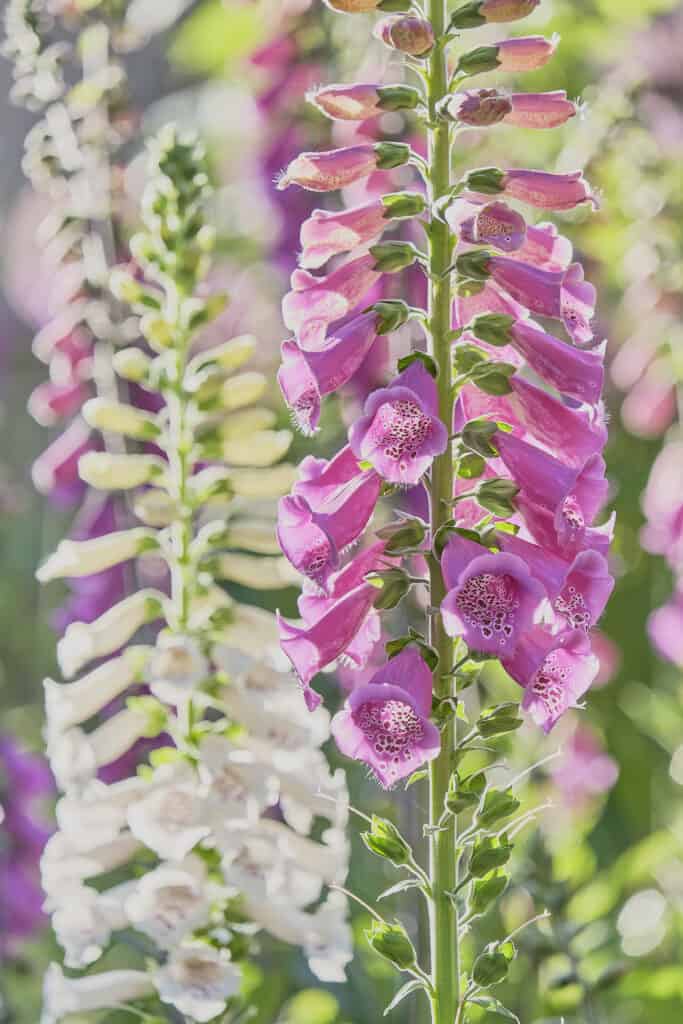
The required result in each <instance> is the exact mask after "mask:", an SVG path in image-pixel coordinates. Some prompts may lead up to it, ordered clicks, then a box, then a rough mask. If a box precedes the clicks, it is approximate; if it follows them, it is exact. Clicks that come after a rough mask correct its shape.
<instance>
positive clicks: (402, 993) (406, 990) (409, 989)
mask: <svg viewBox="0 0 683 1024" xmlns="http://www.w3.org/2000/svg"><path fill="white" fill-rule="evenodd" d="M420 988H423V989H424V988H425V984H424V982H423V981H420V980H419V978H414V979H413V980H412V981H407V982H406V983H405V985H404V986H403V987H402V988H400V989H399V990H398V992H397V993H396V995H395V996H394V998H393V999H392V1000H391V1002H390V1003H389V1005H388V1006H387V1008H386V1009H385V1011H384V1013H383V1014H382V1016H383V1017H386V1016H387V1014H388V1013H391V1011H392V1010H395V1009H396V1007H397V1006H398V1004H399V1003H402V1002H403V1000H404V999H405V998H406V996H409V995H411V994H412V993H413V992H417V990H418V989H420ZM425 991H426V989H425Z"/></svg>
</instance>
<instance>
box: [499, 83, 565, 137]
mask: <svg viewBox="0 0 683 1024" xmlns="http://www.w3.org/2000/svg"><path fill="white" fill-rule="evenodd" d="M510 104H511V106H512V109H511V111H510V113H508V114H507V115H506V116H505V118H504V120H505V123H506V124H511V125H515V126H516V127H517V128H557V127H558V126H559V125H562V124H566V122H567V121H568V120H569V119H570V118H571V117H575V116H576V104H575V103H572V102H571V100H568V99H567V94H566V92H564V91H558V92H541V93H537V92H517V93H513V94H512V95H511V96H510Z"/></svg>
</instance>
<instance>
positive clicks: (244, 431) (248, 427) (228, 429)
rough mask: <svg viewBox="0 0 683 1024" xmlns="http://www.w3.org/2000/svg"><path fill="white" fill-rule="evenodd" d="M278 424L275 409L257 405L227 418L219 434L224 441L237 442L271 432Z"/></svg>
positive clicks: (219, 428) (221, 425)
mask: <svg viewBox="0 0 683 1024" xmlns="http://www.w3.org/2000/svg"><path fill="white" fill-rule="evenodd" d="M276 422H277V415H276V413H275V412H274V410H273V409H267V408H265V406H258V405H257V406H254V407H253V408H251V409H242V410H241V411H240V412H234V413H232V414H231V415H230V416H226V417H225V418H224V419H223V420H222V422H221V423H220V424H219V425H218V433H219V435H220V437H221V438H222V439H223V440H224V441H237V440H240V439H242V438H248V437H249V436H250V435H251V434H254V433H256V432H257V431H261V430H270V428H271V427H273V426H274V425H275V423H276Z"/></svg>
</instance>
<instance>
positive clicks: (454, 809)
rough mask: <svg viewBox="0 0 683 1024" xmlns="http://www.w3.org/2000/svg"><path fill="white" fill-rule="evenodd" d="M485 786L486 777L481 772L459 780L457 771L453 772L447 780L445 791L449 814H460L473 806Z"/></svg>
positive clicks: (478, 799)
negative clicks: (446, 789) (446, 790)
mask: <svg viewBox="0 0 683 1024" xmlns="http://www.w3.org/2000/svg"><path fill="white" fill-rule="evenodd" d="M485 786H486V778H485V776H484V773H483V772H477V774H476V775H470V776H469V777H468V778H466V779H464V780H461V779H460V776H459V775H458V773H457V772H453V774H452V775H451V777H450V780H449V782H448V792H447V793H446V807H447V809H448V810H449V811H450V812H451V814H462V812H463V811H466V810H469V809H470V808H471V807H474V806H475V805H476V804H478V803H479V801H480V800H481V794H482V793H483V791H484V788H485Z"/></svg>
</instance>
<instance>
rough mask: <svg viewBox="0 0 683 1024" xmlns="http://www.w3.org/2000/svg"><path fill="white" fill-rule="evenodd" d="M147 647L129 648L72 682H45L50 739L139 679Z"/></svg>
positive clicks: (93, 713) (77, 722)
mask: <svg viewBox="0 0 683 1024" xmlns="http://www.w3.org/2000/svg"><path fill="white" fill-rule="evenodd" d="M144 650H145V649H144V648H140V647H137V648H129V650H128V651H126V652H124V654H122V655H121V656H120V657H118V658H110V659H109V661H105V662H104V664H102V665H99V666H98V667H97V668H96V669H93V670H92V672H88V674H87V675H85V676H82V677H81V678H80V679H77V680H76V681H75V682H73V683H57V682H55V681H54V680H53V679H46V680H45V681H44V683H43V687H44V690H45V709H46V717H47V734H48V738H49V737H51V736H56V735H57V734H58V733H60V732H64V731H65V730H66V729H70V728H71V727H72V726H74V725H80V724H81V723H82V722H87V720H88V719H89V718H92V717H93V715H96V714H97V713H98V712H99V711H101V710H102V709H103V708H104V707H106V705H107V704H109V703H110V702H111V701H112V700H114V698H115V697H118V696H120V694H122V693H123V692H124V691H125V690H127V689H128V687H129V686H132V685H133V683H134V682H136V680H138V679H139V677H140V671H141V669H142V668H143V666H144V663H145V660H146V657H145V653H144Z"/></svg>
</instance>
